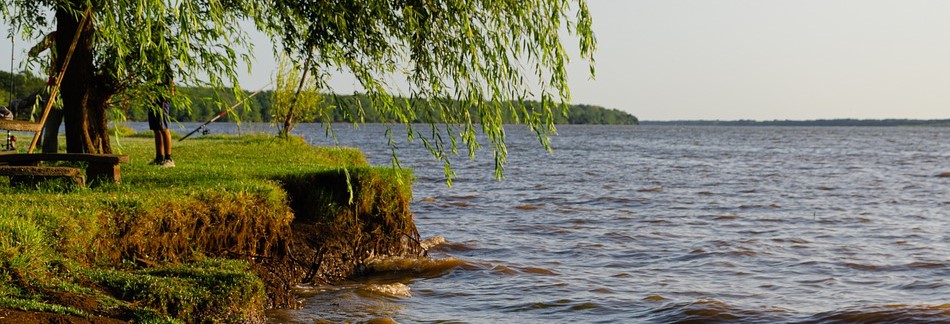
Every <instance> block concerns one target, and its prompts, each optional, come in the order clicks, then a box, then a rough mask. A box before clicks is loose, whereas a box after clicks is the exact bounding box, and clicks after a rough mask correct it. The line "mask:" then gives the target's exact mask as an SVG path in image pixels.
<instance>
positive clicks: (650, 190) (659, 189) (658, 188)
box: [637, 187, 663, 192]
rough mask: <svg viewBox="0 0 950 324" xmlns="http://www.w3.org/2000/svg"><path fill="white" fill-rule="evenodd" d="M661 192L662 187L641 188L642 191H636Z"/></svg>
mask: <svg viewBox="0 0 950 324" xmlns="http://www.w3.org/2000/svg"><path fill="white" fill-rule="evenodd" d="M662 191H663V187H653V188H643V189H640V190H637V192H662Z"/></svg>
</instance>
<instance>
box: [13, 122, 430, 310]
mask: <svg viewBox="0 0 950 324" xmlns="http://www.w3.org/2000/svg"><path fill="white" fill-rule="evenodd" d="M145 135H146V136H142V137H136V136H132V137H123V138H121V139H120V140H119V143H117V145H116V146H114V147H117V148H119V151H120V152H117V153H121V154H128V155H129V156H130V157H131V163H129V164H125V165H122V180H123V183H122V184H121V185H117V186H106V187H99V188H92V189H78V188H73V187H70V186H69V185H68V184H65V183H57V182H55V181H53V182H48V183H44V184H41V185H40V186H39V187H38V188H32V187H31V188H13V187H11V186H10V185H9V183H8V182H7V180H6V179H2V180H0V196H2V197H3V204H2V205H3V206H2V209H0V308H5V309H6V310H7V311H8V312H9V311H10V310H14V309H15V310H25V311H39V312H51V313H55V314H62V315H68V316H73V317H75V318H79V317H82V318H96V317H97V316H101V317H106V318H111V319H120V320H132V321H136V322H169V321H172V322H174V321H185V322H196V321H202V322H203V321H212V322H255V321H260V320H262V319H263V315H262V314H263V310H264V309H265V308H267V307H293V306H295V303H296V301H295V299H294V297H293V295H292V294H291V288H292V287H293V286H294V285H296V284H298V283H301V282H327V281H333V280H339V279H344V278H348V277H352V276H356V275H359V274H360V273H359V272H358V271H359V269H361V268H362V267H361V266H360V265H361V264H360V263H361V262H362V261H363V260H365V259H366V258H368V257H369V256H371V255H386V254H389V255H410V254H414V255H418V254H419V253H420V249H419V247H418V244H417V240H418V233H417V232H416V230H415V225H414V224H413V222H412V216H411V214H410V212H409V208H408V206H409V200H410V196H411V189H410V183H409V182H410V180H409V178H410V176H409V175H408V173H406V172H403V171H395V170H392V169H391V168H373V167H370V166H368V165H367V163H366V159H365V158H364V157H363V155H362V154H361V153H360V152H359V151H357V150H355V149H349V148H317V147H310V146H308V145H306V144H305V143H302V142H301V141H299V140H292V141H290V142H287V141H284V140H277V139H274V138H273V137H267V136H256V137H254V136H252V137H240V138H233V137H212V138H208V137H202V138H199V139H194V140H192V139H189V140H187V141H184V142H176V143H175V146H174V150H173V151H174V157H175V160H176V163H177V164H178V167H176V168H160V167H157V166H151V165H148V162H149V161H151V159H152V157H153V152H154V151H153V146H152V145H153V142H152V139H151V137H150V136H147V134H145ZM0 313H2V311H0ZM0 315H2V314H0Z"/></svg>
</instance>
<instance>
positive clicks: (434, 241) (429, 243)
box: [419, 236, 446, 250]
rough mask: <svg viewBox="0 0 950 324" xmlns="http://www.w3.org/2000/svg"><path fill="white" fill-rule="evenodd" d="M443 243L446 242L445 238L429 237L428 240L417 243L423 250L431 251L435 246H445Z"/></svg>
mask: <svg viewBox="0 0 950 324" xmlns="http://www.w3.org/2000/svg"><path fill="white" fill-rule="evenodd" d="M445 242H446V241H445V237H443V236H435V237H430V238H428V239H425V240H423V241H422V242H419V245H421V246H422V249H423V250H431V249H432V248H434V247H436V246H439V245H442V244H445Z"/></svg>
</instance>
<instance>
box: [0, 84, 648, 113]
mask: <svg viewBox="0 0 950 324" xmlns="http://www.w3.org/2000/svg"><path fill="white" fill-rule="evenodd" d="M13 79H14V81H13V82H14V85H16V87H15V92H14V96H15V97H17V98H22V97H25V96H26V95H28V94H30V93H32V92H34V91H37V90H39V89H41V88H42V87H43V86H44V85H45V80H43V79H40V78H38V77H35V76H32V75H29V74H22V73H21V74H16V75H14V76H13ZM10 80H11V76H10V73H7V72H3V71H0V86H3V88H2V89H0V100H2V102H3V103H2V105H7V100H8V98H9V97H10V95H9V94H8V92H9V90H10ZM178 94H179V95H184V96H185V97H187V98H188V99H189V100H188V101H190V102H191V103H190V107H188V108H187V109H176V107H173V108H172V110H171V114H172V116H171V117H172V118H173V119H174V120H177V121H179V122H195V121H205V120H207V119H209V118H211V117H213V116H215V115H217V114H218V113H219V112H221V110H223V109H226V108H228V107H230V106H232V105H233V104H235V103H236V102H237V101H236V100H235V99H234V98H235V97H234V94H233V93H232V92H231V91H225V92H218V93H216V92H214V90H213V89H211V88H204V87H180V88H178ZM246 94H248V95H249V94H250V92H246ZM271 94H272V91H263V92H261V93H259V94H257V95H256V96H254V97H252V98H250V99H249V100H247V101H245V102H244V104H242V105H241V106H239V107H238V108H236V109H235V110H234V113H236V114H237V116H232V115H233V114H228V115H227V116H225V117H224V118H221V119H219V121H222V122H228V121H236V120H240V121H242V122H270V121H271V118H272V116H273V112H272V110H271ZM397 101H403V100H397ZM324 102H325V104H327V105H333V106H337V107H343V108H342V109H333V110H331V111H330V113H329V117H330V119H332V120H330V121H331V122H345V121H348V120H349V119H348V118H346V116H354V115H355V114H356V109H357V107H363V110H364V114H365V118H364V121H365V122H367V123H379V122H386V121H387V118H386V117H385V116H381V115H380V114H379V113H377V112H376V111H375V110H374V109H371V107H372V105H370V104H369V102H370V100H369V98H367V97H366V96H364V95H327V96H326V97H325V100H324ZM525 104H526V105H528V106H527V109H528V110H529V111H532V110H534V107H539V106H540V104H539V103H538V102H534V101H526V102H525ZM117 106H118V108H119V110H120V111H122V112H123V113H124V114H125V116H126V118H127V119H128V120H130V121H144V120H146V116H147V114H146V112H147V110H146V109H149V107H148V106H147V105H144V104H143V103H142V102H135V103H119V104H117ZM416 115H417V116H422V115H423V114H422V112H421V111H418V112H417V114H416ZM555 115H556V116H555V120H554V122H555V123H557V124H603V125H635V124H637V123H638V120H637V117H635V116H633V115H631V114H629V113H627V112H624V111H620V110H617V109H609V108H604V107H600V106H594V105H571V107H570V109H569V112H568V115H567V116H562V115H561V114H555ZM503 120H504V121H505V122H506V123H512V122H514V121H515V118H514V117H513V116H510V115H506V116H503ZM414 122H422V120H415V121H414Z"/></svg>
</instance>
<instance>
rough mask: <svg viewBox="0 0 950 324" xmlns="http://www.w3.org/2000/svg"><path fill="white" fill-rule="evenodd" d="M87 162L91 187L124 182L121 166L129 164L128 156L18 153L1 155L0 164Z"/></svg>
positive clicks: (23, 164) (87, 175) (38, 164)
mask: <svg viewBox="0 0 950 324" xmlns="http://www.w3.org/2000/svg"><path fill="white" fill-rule="evenodd" d="M55 161H68V162H85V163H87V164H86V178H87V179H88V180H89V182H90V184H91V185H95V184H99V183H119V182H121V181H122V176H121V172H120V171H119V164H121V163H129V156H128V155H118V154H85V153H34V154H26V153H16V154H0V164H8V165H10V166H40V164H41V163H42V162H55Z"/></svg>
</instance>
